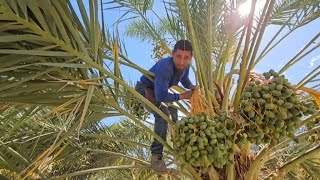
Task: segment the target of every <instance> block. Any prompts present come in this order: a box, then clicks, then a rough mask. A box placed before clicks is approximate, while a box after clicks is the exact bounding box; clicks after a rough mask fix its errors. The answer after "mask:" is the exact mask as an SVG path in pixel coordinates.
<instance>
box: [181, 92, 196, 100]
mask: <svg viewBox="0 0 320 180" xmlns="http://www.w3.org/2000/svg"><path fill="white" fill-rule="evenodd" d="M192 94H193V91H187V92H185V93H183V94H180V95H179V98H180V99H190V98H191V96H192Z"/></svg>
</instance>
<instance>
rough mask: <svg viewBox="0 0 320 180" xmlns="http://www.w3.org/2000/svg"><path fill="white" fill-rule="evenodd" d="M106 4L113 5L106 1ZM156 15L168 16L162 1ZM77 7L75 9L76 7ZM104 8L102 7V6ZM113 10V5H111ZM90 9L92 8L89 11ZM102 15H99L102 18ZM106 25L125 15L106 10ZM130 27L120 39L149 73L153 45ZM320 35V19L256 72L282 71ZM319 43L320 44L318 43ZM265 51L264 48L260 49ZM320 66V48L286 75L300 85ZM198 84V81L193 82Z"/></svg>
mask: <svg viewBox="0 0 320 180" xmlns="http://www.w3.org/2000/svg"><path fill="white" fill-rule="evenodd" d="M71 2H72V4H74V5H76V0H71ZM83 2H84V4H88V3H87V2H88V0H84V1H83ZM103 2H109V1H106V0H104V1H103ZM154 2H155V3H154V7H157V8H155V12H156V13H157V14H158V15H159V16H165V13H166V12H165V10H164V8H163V4H162V1H160V0H155V1H154ZM74 7H75V6H74ZM99 7H100V5H99ZM109 7H110V5H109ZM86 8H88V7H86ZM100 13H101V12H99V14H100ZM104 13H105V14H104V16H105V22H107V26H108V27H109V28H110V27H111V28H114V27H115V26H112V24H113V23H114V22H115V21H116V20H117V19H119V18H120V17H121V16H122V14H123V11H122V10H120V9H114V10H106V11H104ZM150 17H151V18H153V19H156V18H155V17H154V16H150ZM128 24H129V22H128V21H125V22H123V23H121V24H119V27H118V28H119V35H120V37H121V38H122V40H124V42H125V45H126V50H127V52H128V57H129V59H130V60H132V61H133V62H135V63H136V64H138V65H139V66H141V67H142V68H144V69H149V68H151V67H152V66H153V65H154V64H155V62H156V61H155V60H154V59H152V58H151V55H152V48H153V47H151V45H150V44H146V43H143V42H141V41H140V40H139V39H137V38H131V37H127V36H125V33H124V30H125V28H126V26H127V25H128ZM278 28H279V27H277V26H268V28H267V29H266V32H265V34H264V37H263V41H262V43H261V46H260V47H265V46H266V44H267V42H269V41H270V40H271V38H272V37H273V36H274V34H275V33H276V32H277V30H278ZM319 32H320V19H319V18H318V19H317V20H315V21H314V22H312V23H310V24H308V25H307V26H306V27H303V28H300V29H298V30H296V31H295V32H294V33H292V34H291V35H290V36H288V37H287V38H286V39H285V40H284V41H282V43H280V44H279V45H278V46H277V47H276V48H274V49H273V50H272V51H271V52H270V53H269V54H268V55H267V56H265V57H264V59H263V60H262V61H261V62H260V63H259V64H257V66H256V67H255V68H254V71H255V72H258V73H263V72H266V71H269V70H270V69H271V68H273V69H274V70H276V71H278V70H280V69H281V68H282V67H283V66H284V65H285V63H286V62H288V61H289V60H290V59H291V58H292V57H294V55H295V54H296V53H297V52H299V50H301V49H302V48H303V47H304V46H305V45H306V44H307V43H308V42H309V41H310V40H311V39H312V38H313V37H314V36H315V35H316V34H318V33H319ZM318 42H319V40H318ZM260 49H262V48H260ZM319 65H320V48H318V49H317V50H315V51H313V52H312V53H310V54H309V55H308V56H306V57H304V59H303V60H302V61H300V62H299V63H297V64H295V65H294V66H293V67H292V68H290V69H289V70H288V71H286V72H285V75H286V77H287V78H288V79H289V81H290V82H291V83H292V84H296V83H298V82H299V81H300V80H301V78H302V77H303V76H305V75H306V74H307V73H309V72H310V71H312V70H313V69H314V68H315V67H317V66H319ZM122 69H123V71H122V73H123V76H124V79H125V80H126V81H131V82H136V81H137V80H139V78H140V76H141V74H140V73H139V72H137V71H134V70H132V69H129V68H126V67H122ZM190 79H191V80H194V77H193V76H192V75H191V77H190ZM193 82H194V81H193ZM116 121H118V119H117V118H113V119H108V120H107V119H106V120H105V122H106V123H107V124H111V123H113V122H116Z"/></svg>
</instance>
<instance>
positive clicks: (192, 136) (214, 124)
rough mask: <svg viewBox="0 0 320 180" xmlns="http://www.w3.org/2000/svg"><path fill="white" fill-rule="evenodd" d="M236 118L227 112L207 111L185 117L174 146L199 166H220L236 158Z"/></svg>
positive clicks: (185, 160) (186, 161)
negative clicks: (215, 114) (207, 114)
mask: <svg viewBox="0 0 320 180" xmlns="http://www.w3.org/2000/svg"><path fill="white" fill-rule="evenodd" d="M234 126H235V125H234V122H233V121H232V119H230V118H228V117H227V116H226V114H223V113H221V114H219V115H217V116H214V117H208V116H206V114H204V113H199V114H198V115H196V116H189V117H185V118H182V119H181V120H180V121H178V122H177V123H176V132H175V135H174V138H173V140H174V148H175V149H176V150H177V151H178V152H179V161H180V163H181V164H182V165H183V164H192V165H193V166H195V167H208V166H209V165H210V164H213V165H214V166H215V167H217V168H222V167H223V166H224V165H226V164H229V163H233V162H234V149H233V147H234V141H233V139H234V138H233V137H234V135H235V130H234V128H235V127H234Z"/></svg>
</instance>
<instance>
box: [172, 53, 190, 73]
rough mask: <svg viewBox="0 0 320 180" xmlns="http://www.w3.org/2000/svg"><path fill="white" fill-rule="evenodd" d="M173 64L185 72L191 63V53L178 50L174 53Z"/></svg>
mask: <svg viewBox="0 0 320 180" xmlns="http://www.w3.org/2000/svg"><path fill="white" fill-rule="evenodd" d="M172 57H173V62H174V65H175V67H176V68H177V69H178V70H184V68H186V67H187V65H188V64H189V63H190V61H191V58H192V55H191V51H183V50H180V49H178V50H176V51H174V52H173V53H172Z"/></svg>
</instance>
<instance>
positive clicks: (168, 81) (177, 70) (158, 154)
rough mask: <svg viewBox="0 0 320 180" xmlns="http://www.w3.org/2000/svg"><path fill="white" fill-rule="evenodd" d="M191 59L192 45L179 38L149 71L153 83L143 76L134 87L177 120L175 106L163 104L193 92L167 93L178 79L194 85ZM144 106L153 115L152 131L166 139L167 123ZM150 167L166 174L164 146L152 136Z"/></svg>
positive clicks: (185, 85)
mask: <svg viewBox="0 0 320 180" xmlns="http://www.w3.org/2000/svg"><path fill="white" fill-rule="evenodd" d="M191 58H192V45H191V43H190V41H188V40H180V41H178V42H177V43H176V44H175V46H174V48H173V51H172V57H168V58H164V59H162V60H160V61H158V62H157V63H156V64H155V65H154V66H153V67H152V68H151V69H150V70H149V71H150V72H153V73H154V74H155V76H154V82H152V81H151V80H149V79H148V78H147V77H146V76H142V77H141V78H140V82H138V83H137V85H136V90H137V91H138V92H139V93H140V94H141V95H143V96H144V97H146V98H147V99H148V100H149V101H150V102H152V103H153V104H154V105H155V106H156V107H158V108H159V109H160V110H161V111H162V112H163V113H164V114H166V115H167V116H169V115H171V118H172V120H173V121H174V122H176V121H177V118H178V113H177V109H175V108H172V107H170V106H169V107H167V106H166V105H165V104H164V103H167V102H175V101H179V100H181V99H190V97H191V95H192V93H193V91H187V92H186V93H183V94H176V93H169V92H168V90H169V88H170V87H172V86H175V85H178V83H179V82H181V84H182V85H183V86H184V87H185V88H187V89H190V90H194V89H195V86H194V85H193V84H192V83H191V81H190V79H189V69H190V62H191ZM145 108H146V109H147V110H148V111H150V112H151V113H152V114H153V115H154V117H155V126H154V132H155V133H156V134H157V135H159V136H160V137H161V138H162V139H163V140H166V135H167V129H168V124H167V122H166V121H165V120H164V119H163V118H161V117H160V115H159V114H157V113H155V112H154V111H152V110H151V109H150V108H149V107H147V106H145ZM151 153H152V157H151V167H152V168H153V169H154V170H155V171H156V172H157V173H166V170H167V169H166V166H165V163H164V161H163V159H162V154H163V145H162V144H161V143H160V142H159V141H157V140H156V139H154V141H153V143H152V145H151Z"/></svg>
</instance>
